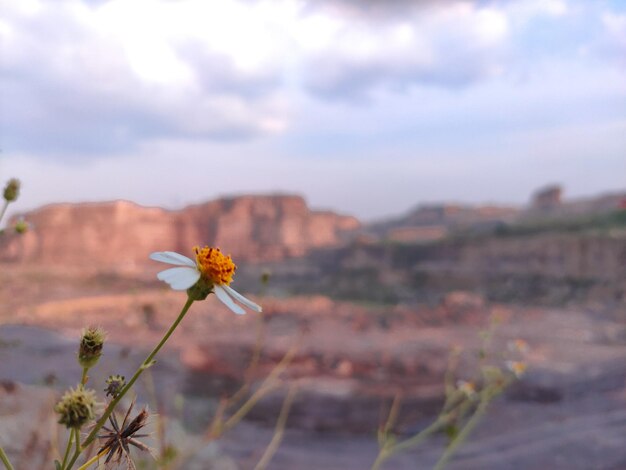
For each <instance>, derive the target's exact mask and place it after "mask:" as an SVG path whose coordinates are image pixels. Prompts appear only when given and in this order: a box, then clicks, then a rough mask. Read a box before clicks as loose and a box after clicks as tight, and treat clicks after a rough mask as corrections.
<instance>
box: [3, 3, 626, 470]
mask: <svg viewBox="0 0 626 470" xmlns="http://www.w3.org/2000/svg"><path fill="white" fill-rule="evenodd" d="M0 5H2V10H3V12H4V13H3V18H0V39H1V44H2V46H1V49H2V50H1V52H2V56H1V58H0V67H1V69H2V74H1V76H0V97H1V99H2V100H1V102H0V103H1V111H2V112H1V113H0V146H1V148H2V152H1V153H0V175H1V176H2V177H3V178H4V179H5V180H8V178H10V177H15V178H18V179H20V181H21V183H22V187H21V192H20V196H19V198H18V200H17V201H16V202H15V203H13V204H11V206H10V210H9V212H8V216H9V217H8V219H5V220H4V221H3V228H4V231H3V233H2V236H0V416H2V418H1V419H0V444H1V445H2V446H3V447H4V448H5V449H6V450H7V452H8V453H9V455H10V456H12V457H13V458H14V459H16V460H17V461H19V462H21V463H20V464H18V466H17V468H29V469H32V468H49V467H44V466H43V464H42V463H41V460H42V458H43V456H44V455H45V454H46V453H47V452H48V448H49V446H50V439H51V438H50V437H49V436H48V435H47V433H46V432H47V431H46V432H42V428H44V427H45V429H46V430H47V429H48V428H52V427H53V426H52V423H53V422H54V417H53V416H52V411H51V409H52V404H53V403H54V402H55V400H56V397H58V394H59V393H61V392H62V391H63V390H65V389H66V388H67V387H68V386H70V385H72V384H74V383H75V382H76V381H77V379H78V378H79V375H80V370H79V368H78V366H77V365H76V364H75V363H76V361H75V354H76V351H75V350H76V342H77V338H78V337H79V335H80V331H81V330H82V328H83V327H85V326H88V325H101V326H102V327H103V328H104V329H105V330H106V331H107V332H108V341H107V343H106V345H105V353H104V356H103V360H102V363H101V364H99V365H98V369H96V370H94V376H93V377H92V378H91V380H93V383H96V384H97V383H103V382H104V378H106V377H107V376H108V375H109V374H112V373H122V374H126V375H127V376H128V375H131V374H132V371H133V370H134V368H135V367H136V366H137V364H139V363H140V362H141V361H142V360H143V358H144V356H145V354H146V352H147V351H149V350H150V348H151V347H152V346H153V344H154V343H155V342H157V341H158V339H159V338H160V337H161V336H162V334H163V331H164V330H165V329H167V327H168V325H169V324H170V323H171V322H172V321H173V319H174V318H175V317H176V314H177V312H178V311H179V309H180V307H181V305H182V303H183V302H184V298H185V296H184V294H182V293H180V292H174V291H171V290H170V289H169V288H167V286H166V285H164V284H163V283H161V282H160V281H158V280H157V279H156V273H157V272H158V271H159V270H160V269H162V268H163V266H162V265H161V266H158V265H157V263H154V262H152V261H150V260H149V258H148V255H149V254H150V253H152V252H155V251H165V250H168V251H177V252H179V253H182V254H185V255H186V256H192V247H193V246H195V245H210V246H218V247H220V248H221V249H222V251H223V252H225V253H227V254H231V255H232V257H233V259H234V260H235V262H236V263H237V265H238V269H237V274H236V277H235V280H234V283H233V287H235V288H236V289H237V290H238V291H240V292H242V293H244V294H246V295H248V296H250V298H252V299H254V300H255V301H256V302H258V303H259V304H261V305H263V309H264V312H263V314H262V315H256V314H253V313H250V314H248V315H246V316H236V315H233V314H232V313H231V312H230V311H229V310H228V309H226V308H225V307H224V306H223V305H222V304H220V303H219V302H217V301H215V299H213V298H212V297H213V296H210V297H209V299H208V300H207V301H206V302H199V303H197V304H194V306H193V307H192V310H191V312H190V314H189V315H188V316H187V317H186V318H185V320H184V322H183V323H182V324H181V327H180V329H179V330H177V331H176V333H175V334H174V336H173V337H172V339H171V341H170V343H168V345H167V348H166V349H165V350H164V351H163V354H162V356H160V359H159V361H158V363H157V365H156V366H155V367H154V368H153V370H152V371H151V372H152V374H151V376H150V378H149V379H146V380H145V381H142V382H140V383H139V388H138V395H139V401H142V402H143V403H149V404H150V406H151V408H152V409H153V410H155V411H157V412H158V413H159V414H160V415H161V416H162V417H163V423H165V427H164V429H165V431H164V434H159V439H160V440H161V443H163V442H167V443H169V444H171V445H172V446H174V447H176V448H177V449H178V451H179V452H185V451H189V452H190V455H193V458H191V459H190V460H189V461H188V462H187V464H185V466H184V467H182V468H189V469H194V468H198V469H206V468H216V469H229V470H230V469H237V468H241V469H247V468H254V467H255V465H256V463H257V462H258V460H259V459H260V458H261V456H262V454H263V451H264V450H265V448H266V447H267V446H268V443H269V442H270V440H271V439H272V436H273V434H274V426H275V424H276V418H277V416H278V415H279V413H280V409H281V406H282V403H283V400H284V398H285V395H286V393H287V392H286V390H287V388H288V386H289V385H290V384H297V387H298V392H297V395H296V396H295V399H294V402H293V406H292V408H291V410H290V413H289V416H288V420H287V427H286V431H285V436H284V440H283V442H282V443H281V446H280V448H279V449H278V452H277V454H276V455H275V456H274V458H273V459H272V461H271V463H270V465H269V467H268V468H271V469H296V468H297V469H303V470H306V469H314V468H315V469H317V468H327V469H362V468H369V467H370V466H371V464H372V462H373V461H374V459H375V458H376V454H377V451H378V449H377V442H376V432H377V430H378V428H379V426H380V425H381V422H384V420H385V416H386V413H387V412H388V410H389V407H390V405H391V402H392V401H393V400H394V398H395V397H396V396H398V395H400V396H401V397H402V413H401V414H400V419H399V420H398V422H397V424H396V426H395V432H397V433H398V435H399V436H409V435H412V434H414V433H415V432H417V431H419V430H420V429H423V428H424V427H426V426H427V424H428V423H429V422H431V421H432V420H433V418H434V417H436V415H437V413H438V410H439V408H440V407H441V404H442V403H443V397H444V376H445V373H446V369H447V367H448V357H449V354H450V352H451V351H453V350H456V349H459V350H460V351H462V352H461V355H460V361H459V366H458V368H457V375H458V378H459V379H465V380H470V379H472V376H473V374H474V372H475V370H476V367H477V364H478V362H479V357H480V354H481V350H482V348H483V341H482V339H481V338H483V336H484V332H485V331H486V330H488V329H489V328H490V325H492V324H493V322H494V319H497V322H498V328H497V330H496V332H495V334H494V337H493V340H492V343H491V345H490V347H491V350H492V354H493V360H494V361H496V362H498V361H499V363H502V364H503V363H504V359H505V358H506V357H507V354H509V353H508V352H507V351H508V348H509V346H510V344H511V341H515V340H519V339H521V340H523V341H524V342H526V343H528V346H529V352H528V354H527V355H526V356H525V358H524V360H525V361H526V362H527V364H528V371H527V373H526V374H524V375H523V376H522V377H521V379H520V380H519V381H517V382H516V383H514V384H513V385H512V386H511V387H510V388H509V389H507V391H506V393H505V394H504V395H503V396H502V397H499V398H498V399H497V400H496V401H494V403H493V404H492V405H491V407H490V408H489V410H488V412H487V415H486V416H485V417H484V419H483V420H482V421H481V423H480V424H479V426H478V428H477V430H476V432H475V434H473V435H472V436H471V438H470V440H469V441H468V442H467V444H466V445H465V446H464V447H462V448H461V450H460V451H459V453H458V455H456V457H455V458H454V459H453V460H452V461H451V463H450V464H449V468H454V469H515V468H519V469H531V468H550V469H592V468H593V469H615V470H616V469H620V468H625V467H626V451H625V450H624V445H623V437H622V436H623V435H624V431H626V406H625V405H626V386H625V385H626V367H624V364H625V359H626V138H625V136H626V113H625V110H626V81H624V80H623V77H624V72H625V71H626V69H625V67H626V61H625V58H626V9H625V8H624V5H623V4H622V3H621V2H618V1H601V2H582V1H576V0H570V1H565V0H562V1H561V0H544V1H534V0H520V1H510V2H484V1H450V2H429V1H423V2H409V1H407V2H405V1H398V2H385V3H381V2H367V1H366V2H360V3H353V2H349V1H343V0H324V1H321V2H294V1H274V2H264V1H252V2H249V1H234V0H233V1H224V2H220V4H219V5H218V4H209V3H207V2H199V1H198V2H196V1H191V0H190V1H181V2H167V1H156V0H154V1H147V0H146V1H138V2H122V1H119V0H108V1H106V0H101V1H100V0H92V1H87V0H82V1H81V0H68V1H63V2H58V3H54V4H52V3H50V2H45V1H37V0H28V1H21V2H0ZM22 220H23V221H24V222H26V223H27V225H28V230H27V231H26V233H16V232H15V230H13V227H14V226H15V224H16V223H18V222H19V221H22ZM260 334H261V338H262V339H261V341H260V340H259V335H260ZM259 341H260V342H259ZM259 344H261V349H260V356H259V362H258V366H257V367H256V368H254V370H252V371H250V370H248V366H249V364H250V361H251V360H252V357H253V356H254V354H255V350H256V348H257V345H259ZM296 346H297V347H296ZM294 347H296V349H294ZM292 350H293V351H294V352H293V354H294V355H293V358H292V360H291V362H290V363H289V365H288V367H287V368H286V370H285V371H284V373H283V381H284V385H285V387H281V388H278V389H277V390H275V391H274V392H273V393H271V394H269V395H268V396H266V397H265V398H264V399H263V400H261V401H260V402H259V403H258V404H257V405H256V406H255V407H254V409H253V410H252V411H251V412H250V413H249V414H248V415H247V416H246V419H245V420H244V421H243V422H242V423H240V425H239V426H237V427H236V428H235V429H233V430H232V432H230V433H228V434H226V435H225V436H224V437H223V438H222V439H220V440H219V441H218V442H209V441H210V439H207V435H208V432H207V429H208V427H210V425H211V419H212V417H213V416H214V415H215V413H216V410H218V409H219V403H220V398H222V397H224V396H228V395H231V394H232V393H234V392H235V391H236V390H238V389H239V387H241V386H242V384H243V383H245V381H246V380H248V381H250V384H251V388H252V390H255V387H259V385H260V384H261V383H262V381H263V379H264V378H265V377H266V376H267V375H268V374H269V373H270V372H271V371H272V369H273V368H274V367H276V365H277V364H278V363H279V362H280V361H281V359H282V358H283V357H284V355H285V354H286V353H287V352H288V351H292ZM94 387H95V388H103V387H96V386H95V385H94ZM34 403H36V405H34ZM43 422H46V423H48V422H49V423H50V425H48V424H46V425H45V426H43V425H42V423H43ZM157 440H158V439H157ZM445 444H446V437H445V436H444V435H436V436H434V437H433V438H432V439H431V440H430V441H428V442H427V443H426V444H425V445H423V446H421V447H418V448H416V449H413V450H411V451H410V452H407V453H404V454H399V455H398V456H397V457H394V459H392V460H389V462H388V463H387V465H386V466H385V467H384V468H389V469H392V468H393V469H396V468H397V469H404V468H425V469H426V468H432V466H433V465H434V464H435V462H436V461H437V459H438V457H439V455H440V454H441V452H442V449H443V448H444V446H445ZM190 449H192V450H193V452H192V451H190Z"/></svg>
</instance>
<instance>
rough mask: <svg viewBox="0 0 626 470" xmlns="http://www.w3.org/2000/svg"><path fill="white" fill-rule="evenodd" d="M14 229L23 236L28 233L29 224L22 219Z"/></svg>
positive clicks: (16, 223)
mask: <svg viewBox="0 0 626 470" xmlns="http://www.w3.org/2000/svg"><path fill="white" fill-rule="evenodd" d="M13 228H14V230H15V232H16V233H19V234H20V235H21V234H23V233H26V232H28V222H26V221H25V220H24V219H20V220H18V221H17V222H15V226H14V227H13Z"/></svg>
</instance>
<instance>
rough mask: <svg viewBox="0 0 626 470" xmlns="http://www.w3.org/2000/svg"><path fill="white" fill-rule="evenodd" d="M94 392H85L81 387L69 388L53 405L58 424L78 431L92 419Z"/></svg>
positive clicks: (93, 414) (93, 415)
mask: <svg viewBox="0 0 626 470" xmlns="http://www.w3.org/2000/svg"><path fill="white" fill-rule="evenodd" d="M95 405H96V392H95V391H93V390H86V389H84V388H83V387H82V386H78V387H77V388H76V389H72V388H70V389H69V390H68V391H67V392H65V394H64V395H63V397H62V398H61V400H60V401H59V402H58V403H57V404H56V405H55V407H54V411H55V412H56V413H58V414H59V416H60V417H59V424H64V425H65V426H66V427H68V428H72V429H80V428H81V427H82V426H84V425H85V424H87V423H88V422H89V421H91V420H92V419H94V417H95V413H94V408H95Z"/></svg>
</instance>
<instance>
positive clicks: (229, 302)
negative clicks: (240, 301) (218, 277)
mask: <svg viewBox="0 0 626 470" xmlns="http://www.w3.org/2000/svg"><path fill="white" fill-rule="evenodd" d="M213 292H215V295H216V296H217V298H218V299H220V300H221V301H222V303H223V304H224V305H226V306H227V307H228V308H229V309H231V310H232V311H233V312H235V313H236V314H238V315H243V314H244V313H246V312H245V310H244V309H243V308H241V307H240V306H239V305H237V304H236V303H235V302H233V299H231V298H230V297H229V296H228V294H227V293H226V291H225V290H224V289H222V286H218V285H215V286H213Z"/></svg>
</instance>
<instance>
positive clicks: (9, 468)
mask: <svg viewBox="0 0 626 470" xmlns="http://www.w3.org/2000/svg"><path fill="white" fill-rule="evenodd" d="M0 460H2V463H3V464H4V468H5V469H6V470H13V465H11V462H9V458H8V457H7V454H5V453H4V449H3V448H2V447H0Z"/></svg>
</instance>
